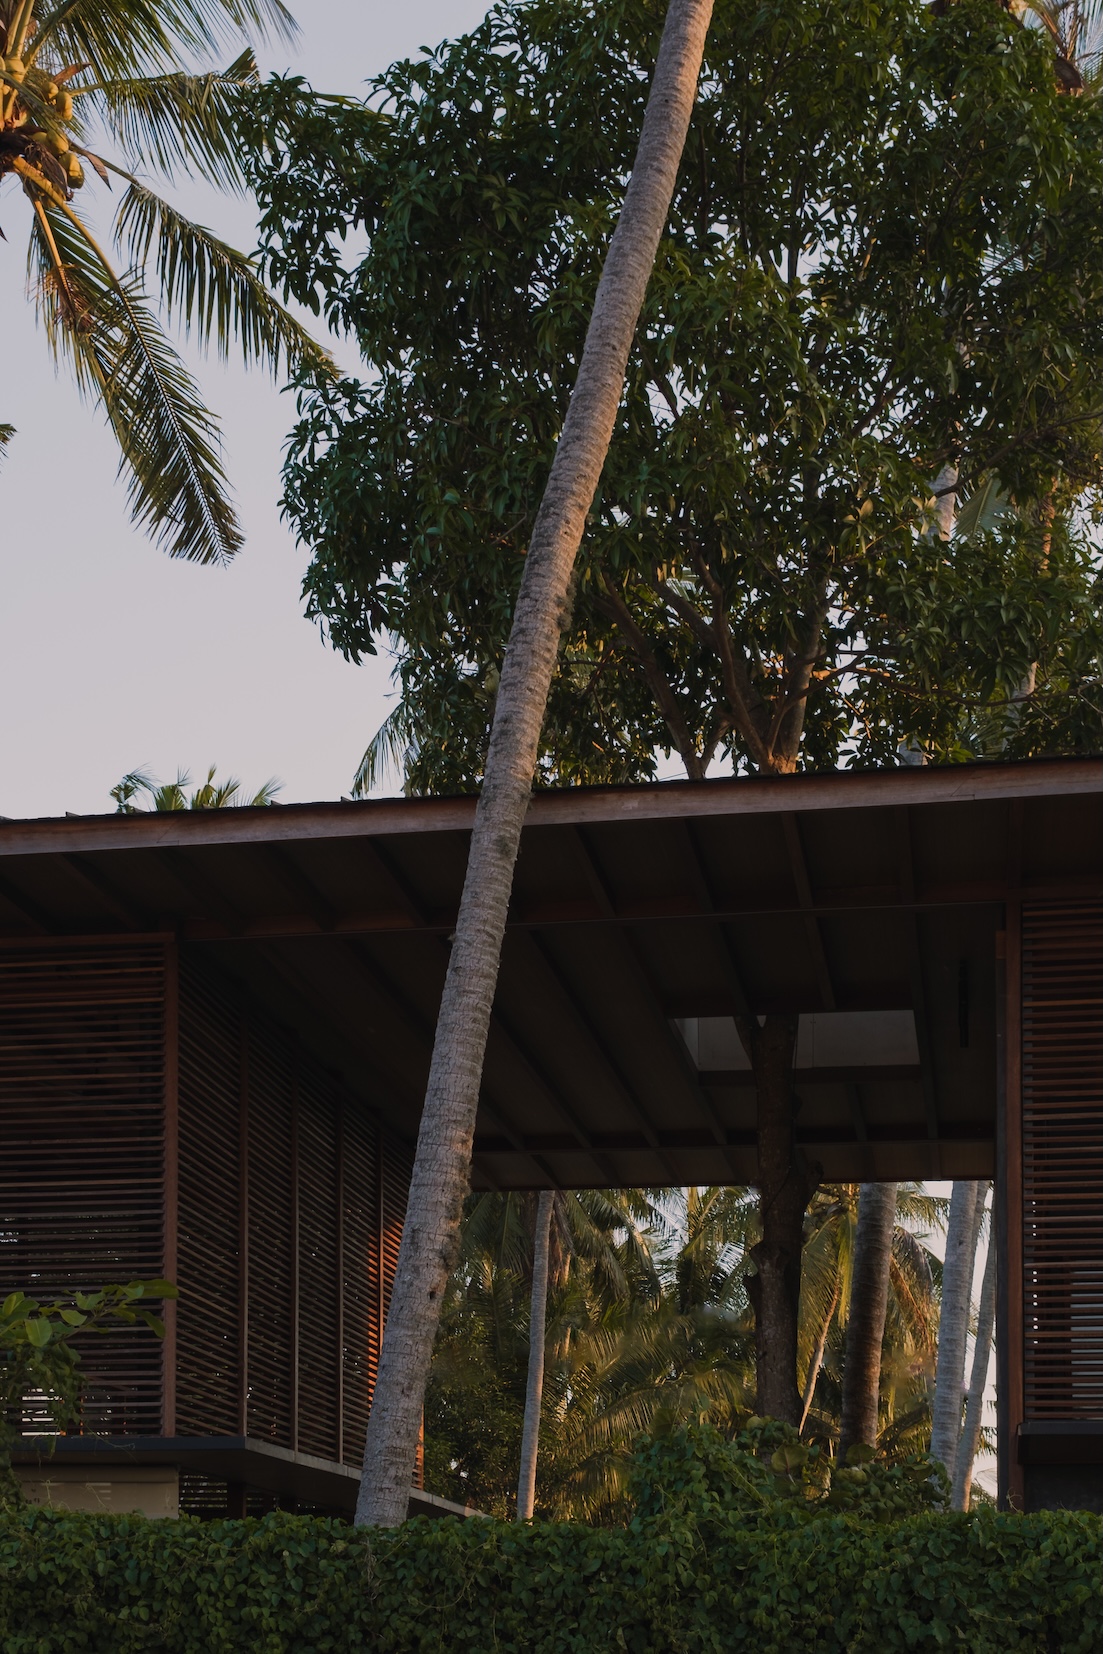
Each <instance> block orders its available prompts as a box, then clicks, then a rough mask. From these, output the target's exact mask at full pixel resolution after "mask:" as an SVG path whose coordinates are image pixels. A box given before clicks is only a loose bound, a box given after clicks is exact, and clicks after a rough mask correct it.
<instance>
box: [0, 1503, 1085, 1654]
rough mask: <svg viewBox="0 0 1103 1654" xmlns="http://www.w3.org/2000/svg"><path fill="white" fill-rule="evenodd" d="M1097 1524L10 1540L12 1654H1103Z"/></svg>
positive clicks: (13, 1530) (835, 1518)
mask: <svg viewBox="0 0 1103 1654" xmlns="http://www.w3.org/2000/svg"><path fill="white" fill-rule="evenodd" d="M1100 1548H1101V1547H1100V1518H1098V1517H1096V1516H1090V1515H1081V1514H1078V1513H1075V1514H1074V1513H1069V1512H1060V1513H1055V1514H1047V1515H1039V1516H1008V1515H999V1514H996V1513H994V1512H991V1511H988V1512H982V1513H980V1514H978V1515H975V1516H967V1517H966V1516H946V1515H924V1516H917V1517H911V1518H908V1519H907V1520H904V1521H900V1522H893V1523H870V1522H868V1521H862V1520H860V1519H859V1518H856V1517H854V1516H851V1515H827V1514H824V1515H820V1516H817V1517H815V1519H812V1520H809V1519H808V1518H806V1517H802V1516H800V1515H799V1514H797V1515H785V1514H780V1515H779V1516H778V1517H777V1518H776V1519H775V1520H771V1521H770V1522H768V1523H759V1524H757V1525H752V1526H747V1525H746V1524H741V1523H740V1522H739V1521H738V1519H736V1518H732V1519H731V1520H730V1521H727V1522H721V1523H717V1522H715V1521H712V1522H709V1523H708V1524H707V1525H706V1524H698V1523H695V1522H694V1521H693V1520H684V1519H682V1518H680V1517H672V1516H670V1515H663V1516H660V1517H652V1518H647V1519H646V1520H637V1522H635V1523H634V1524H633V1525H632V1526H631V1527H630V1528H627V1529H592V1528H585V1527H581V1526H575V1525H571V1524H552V1523H546V1524H537V1525H535V1526H533V1527H531V1528H517V1527H513V1526H510V1525H508V1524H505V1523H497V1522H489V1521H471V1522H468V1523H460V1522H457V1521H455V1520H452V1519H449V1520H446V1521H442V1522H436V1523H430V1522H425V1521H419V1522H410V1523H407V1524H406V1525H405V1527H403V1528H401V1529H398V1530H397V1531H395V1532H393V1533H388V1534H384V1535H382V1536H376V1537H375V1538H374V1539H373V1540H371V1541H370V1542H368V1541H367V1540H366V1539H364V1538H363V1537H362V1536H360V1535H358V1534H356V1533H355V1532H354V1531H353V1530H352V1529H350V1528H348V1527H344V1526H342V1525H341V1524H339V1523H334V1522H328V1521H321V1520H315V1519H311V1518H307V1517H295V1516H284V1515H275V1516H267V1517H264V1518H263V1519H261V1520H258V1521H245V1522H210V1523H200V1522H195V1521H191V1520H182V1521H179V1522H151V1521H145V1520H143V1519H140V1518H137V1517H106V1516H64V1515H60V1514H55V1513H53V1512H48V1511H24V1512H21V1513H18V1514H14V1515H10V1516H7V1517H5V1518H4V1519H3V1520H2V1521H0V1649H2V1651H3V1654H70V1651H71V1650H90V1651H93V1654H136V1651H139V1650H141V1651H146V1650H153V1649H157V1650H165V1651H168V1654H226V1651H229V1650H234V1651H237V1650H242V1651H246V1650H247V1651H249V1654H327V1651H338V1650H339V1651H341V1654H344V1651H345V1650H349V1651H351V1650H372V1651H376V1650H378V1651H379V1654H391V1651H394V1654H415V1651H416V1654H428V1651H430V1650H431V1651H434V1654H435V1651H437V1650H464V1651H479V1654H482V1651H483V1650H487V1651H491V1650H518V1651H521V1650H524V1651H525V1654H529V1651H533V1654H553V1651H554V1654H560V1651H568V1650H569V1651H571V1654H575V1651H578V1654H583V1651H584V1654H595V1651H600V1650H605V1649H608V1650H617V1649H626V1650H631V1651H639V1654H644V1651H646V1654H660V1651H662V1654H675V1651H677V1654H681V1651H683V1650H684V1651H686V1654H689V1651H693V1654H697V1651H698V1650H700V1651H702V1654H704V1651H713V1650H717V1651H719V1650H729V1649H730V1650H754V1651H755V1654H790V1651H797V1650H800V1651H801V1654H806V1651H807V1654H820V1651H823V1654H827V1651H829V1650H830V1651H835V1650H844V1649H845V1650H869V1651H870V1654H891V1651H895V1650H898V1649H899V1650H905V1649H906V1650H923V1651H926V1650H944V1649H947V1648H953V1649H962V1650H968V1651H969V1654H997V1651H998V1654H1005V1651H1006V1650H1009V1649H1030V1650H1038V1651H1039V1654H1051V1651H1055V1650H1060V1651H1062V1654H1066V1651H1069V1654H1071V1651H1073V1650H1083V1651H1084V1654H1088V1651H1098V1650H1099V1649H1101V1648H1103V1570H1101V1567H1100V1562H1101V1557H1100Z"/></svg>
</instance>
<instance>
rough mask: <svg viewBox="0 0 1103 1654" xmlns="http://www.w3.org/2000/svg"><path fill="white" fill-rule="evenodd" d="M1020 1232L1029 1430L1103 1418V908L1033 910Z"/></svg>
mask: <svg viewBox="0 0 1103 1654" xmlns="http://www.w3.org/2000/svg"><path fill="white" fill-rule="evenodd" d="M1022 995H1023V999H1022V1074H1023V1105H1022V1106H1023V1114H1022V1157H1023V1188H1022V1225H1023V1230H1022V1232H1023V1328H1024V1344H1025V1348H1024V1381H1025V1411H1026V1417H1027V1418H1028V1419H1046V1418H1054V1419H1057V1418H1060V1419H1099V1418H1103V904H1094V905H1093V904H1090V903H1088V904H1083V903H1082V904H1080V905H1078V906H1077V907H1058V906H1053V907H1045V908H1042V907H1029V906H1028V907H1026V908H1025V909H1024V912H1023V941H1022Z"/></svg>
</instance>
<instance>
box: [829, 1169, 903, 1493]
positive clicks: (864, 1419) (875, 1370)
mask: <svg viewBox="0 0 1103 1654" xmlns="http://www.w3.org/2000/svg"><path fill="white" fill-rule="evenodd" d="M895 1227H896V1184H895V1183H863V1184H862V1186H861V1189H860V1191H859V1194H858V1228H857V1232H856V1234H855V1237H854V1269H853V1275H852V1280H851V1288H850V1316H849V1318H848V1321H847V1328H846V1360H845V1363H844V1366H843V1406H842V1428H841V1430H840V1433H839V1458H840V1460H842V1461H844V1462H845V1460H846V1455H847V1453H848V1452H849V1450H850V1449H851V1448H852V1447H855V1446H857V1445H859V1444H862V1445H864V1446H866V1447H876V1446H877V1408H878V1402H879V1400H880V1395H881V1345H882V1343H883V1342H884V1337H885V1314H886V1312H887V1310H888V1302H889V1268H890V1265H891V1263H892V1234H893V1230H894V1229H895Z"/></svg>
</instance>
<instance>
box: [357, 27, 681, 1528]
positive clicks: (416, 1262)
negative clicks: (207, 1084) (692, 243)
mask: <svg viewBox="0 0 1103 1654" xmlns="http://www.w3.org/2000/svg"><path fill="white" fill-rule="evenodd" d="M711 15H712V0H670V6H669V10H668V12H667V18H666V25H665V27H664V29H663V36H662V41H661V43H660V46H659V55H658V61H657V62H656V65H655V75H654V79H653V80H652V83H651V91H650V95H649V97H648V100H647V111H646V114H645V116H644V122H643V131H642V133H641V136H640V144H639V149H638V150H637V152H636V160H635V165H634V166H633V169H632V177H631V179H630V180H629V183H628V189H627V191H626V193H625V198H624V206H623V209H622V211H621V215H620V221H619V223H618V224H617V227H616V230H615V232H614V234H613V238H612V241H611V242H610V245H609V252H608V255H607V257H606V260H605V267H604V269H603V271H602V274H601V281H600V283H599V286H598V291H597V297H596V299H595V301H594V308H593V313H592V315H591V318H590V325H589V328H588V330H587V334H586V343H585V346H584V348H583V352H582V361H581V363H580V365H579V370H578V378H577V380H576V382H575V387H574V391H573V393H572V395H571V401H570V406H569V408H568V409H567V416H566V419H565V420H564V422H563V430H562V434H561V435H560V438H559V444H558V447H557V449H556V454H555V460H554V462H553V464H552V469H551V475H550V477H549V479H548V485H547V488H546V490H545V492H544V498H543V500H542V501H541V503H540V509H539V512H538V513H537V517H536V522H535V524H534V526H533V532H532V539H531V542H530V544H529V550H528V555H527V557H526V558H525V569H524V574H523V576H522V579H521V589H520V592H519V593H518V597H517V607H516V610H515V612H514V616H513V627H512V630H511V632H510V639H509V646H508V648H507V650H506V656H505V661H504V663H503V666H502V676H501V682H500V683H499V686H498V694H497V697H496V701H495V709H494V722H493V725H492V727H491V732H490V748H489V751H488V753H487V760H486V770H485V773H484V779H483V785H482V791H481V793H480V795H479V803H478V808H477V810H476V814H475V824H474V828H473V830H472V834H471V848H470V852H469V855H468V863H467V875H466V878H465V880H464V887H463V896H462V898H461V901H460V911H459V916H458V919H457V922H456V931H455V940H454V942H453V946H452V953H451V957H450V959H449V964H448V972H447V976H446V978H445V984H444V993H443V995H442V998H441V1005H440V1012H439V1015H438V1019H437V1034H436V1041H435V1043H434V1046H433V1058H432V1063H431V1065H430V1070H429V1082H428V1086H427V1089H426V1095H425V1106H424V1109H423V1110H422V1116H421V1127H420V1130H419V1132H418V1144H417V1152H416V1154H415V1157H414V1169H413V1176H412V1178H411V1182H410V1195H409V1201H408V1205H407V1214H406V1222H405V1225H404V1227H403V1232H402V1245H401V1247H400V1250H399V1256H398V1267H397V1269H396V1272H395V1280H394V1289H393V1293H392V1297H391V1307H390V1313H389V1315H388V1317H387V1327H386V1334H385V1337H384V1340H383V1349H382V1353H381V1357H380V1363H379V1375H378V1378H377V1381H376V1386H375V1395H374V1398H373V1402H372V1410H371V1414H370V1416H369V1419H368V1430H367V1438H366V1440H365V1443H364V1473H363V1477H362V1479H361V1483H360V1494H359V1498H358V1500H357V1506H356V1520H357V1523H358V1524H361V1525H365V1526H373V1527H392V1526H394V1525H395V1524H396V1523H398V1522H401V1521H402V1520H403V1518H404V1517H405V1515H406V1506H407V1501H408V1498H409V1487H410V1474H411V1471H412V1469H413V1462H414V1450H415V1446H416V1442H417V1423H418V1418H419V1417H420V1413H421V1406H422V1400H423V1397H424V1394H425V1381H426V1376H427V1374H428V1371H429V1363H430V1361H431V1359H432V1353H433V1339H434V1337H435V1335H436V1330H437V1325H438V1322H439V1320H440V1306H441V1299H442V1297H443V1293H444V1288H445V1284H446V1282H447V1280H448V1272H449V1270H450V1268H451V1266H452V1262H453V1259H454V1257H455V1254H456V1247H457V1242H458V1235H459V1224H460V1214H461V1209H462V1204H463V1197H464V1193H465V1191H466V1189H467V1185H468V1179H469V1176H470V1166H471V1142H472V1137H473V1135H474V1129H475V1114H476V1111H477V1109H478V1103H479V1086H480V1083H481V1079H482V1069H483V1057H484V1054H485V1051H486V1036H487V1028H488V1026H489V1022H490V1010H491V1005H492V1003H493V1000H494V988H495V983H496V980H497V975H498V964H499V960H500V958H501V951H502V937H503V934H504V932H505V923H506V912H507V909H508V906H509V895H510V889H511V887H512V883H513V871H514V867H515V865H516V861H517V851H518V848H519V846H520V841H521V828H522V826H523V824H524V819H525V812H526V810H527V809H528V804H529V797H530V794H531V791H532V778H533V774H534V772H535V768H536V760H537V755H538V752H539V746H540V731H541V726H542V724H543V720H544V712H545V708H546V706H547V699H548V690H549V687H550V685H551V678H552V672H553V670H554V668H555V660H556V654H557V652H558V648H559V638H560V634H561V631H562V628H563V625H564V622H565V619H566V616H567V610H568V599H569V592H570V584H571V576H572V574H573V571H574V565H575V559H576V557H577V555H578V548H579V545H580V544H581V541H582V534H583V531H584V529H585V526H586V516H587V513H588V512H589V510H590V507H591V505H592V504H593V499H594V494H595V492H596V490H597V485H598V480H599V478H600V476H601V471H602V467H603V465H604V463H605V456H606V454H607V452H608V449H609V441H610V438H611V437H612V433H613V425H614V422H615V420H616V414H617V408H618V406H619V403H620V398H621V394H622V392H623V389H624V375H625V370H626V368H627V365H628V353H629V351H630V349H631V346H632V339H633V337H634V334H635V331H636V324H637V322H638V320H639V314H640V309H641V307H642V305H643V298H644V293H645V292H646V289H647V282H648V278H649V277H650V274H651V270H652V266H653V265H654V262H655V254H656V252H657V251H658V246H659V239H660V237H661V235H662V232H663V227H664V225H665V223H666V218H667V213H668V212H669V210H670V201H671V197H672V195H673V193H674V185H675V182H676V180H677V176H678V164H679V161H680V159H681V155H682V149H683V147H684V145H685V139H686V133H687V131H688V130H689V121H690V116H691V115H692V113H693V103H694V99H695V97H696V93H697V78H698V75H699V74H700V70H701V60H702V57H703V55H704V49H705V36H706V34H707V32H708V25H709V21H710V18H711Z"/></svg>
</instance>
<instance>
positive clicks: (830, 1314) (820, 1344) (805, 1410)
mask: <svg viewBox="0 0 1103 1654" xmlns="http://www.w3.org/2000/svg"><path fill="white" fill-rule="evenodd" d="M840 1293H841V1283H840V1281H839V1278H838V1276H837V1275H836V1277H835V1291H834V1292H833V1294H832V1296H831V1306H830V1308H829V1309H828V1311H827V1314H826V1315H825V1316H824V1322H823V1326H822V1327H821V1328H820V1336H819V1338H818V1339H817V1340H816V1347H815V1349H814V1350H813V1351H812V1359H811V1361H810V1362H809V1363H808V1376H807V1377H806V1378H805V1381H804V1394H803V1396H802V1397H801V1407H800V1429H801V1430H803V1429H804V1426H805V1425H806V1424H807V1422H808V1415H809V1413H810V1412H811V1411H812V1398H813V1396H814V1395H815V1393H816V1383H817V1381H818V1379H819V1376H820V1368H821V1367H822V1366H823V1352H824V1350H825V1349H826V1348H827V1335H828V1333H829V1332H830V1331H831V1323H832V1321H833V1320H834V1319H835V1311H836V1310H837V1309H838V1307H839V1297H840Z"/></svg>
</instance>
